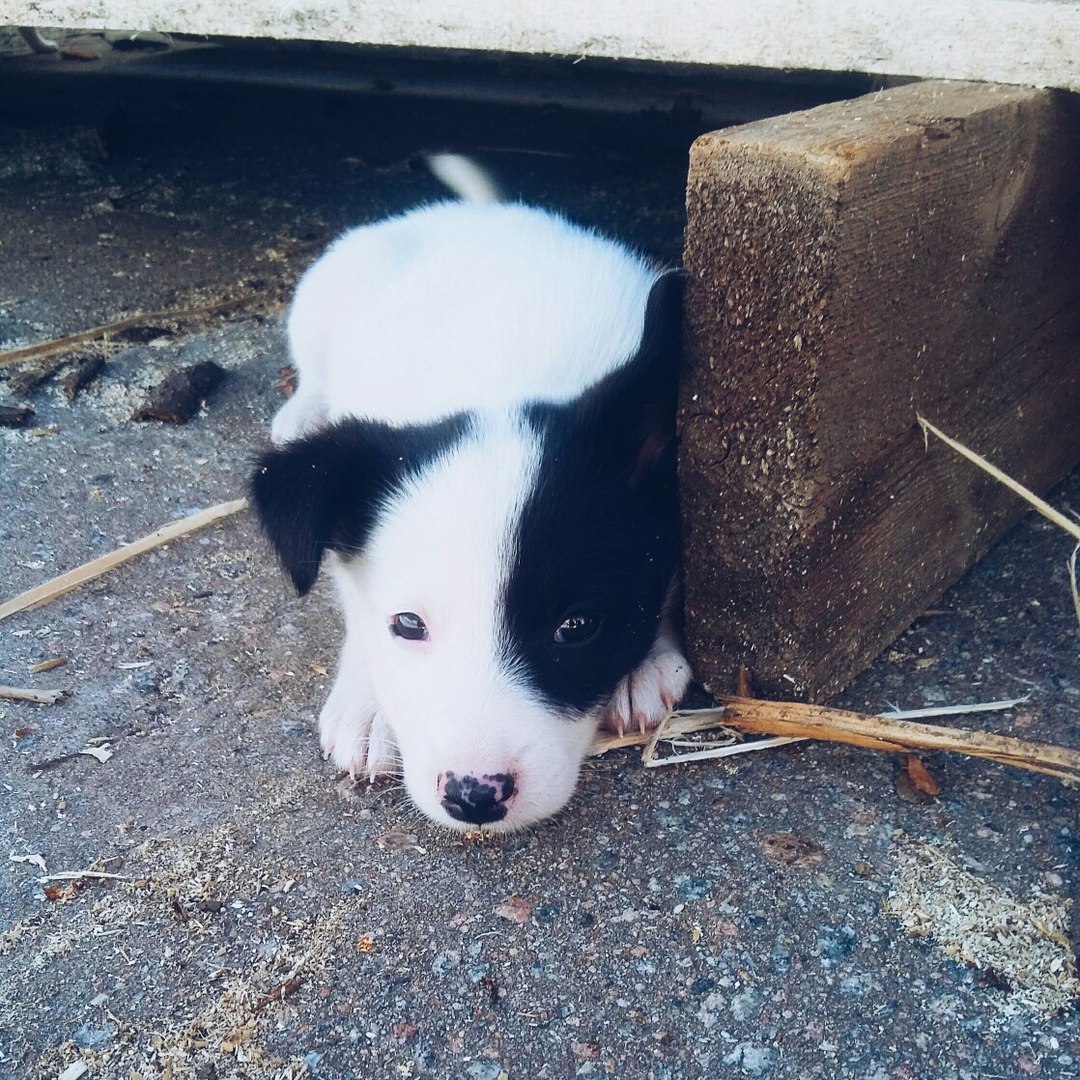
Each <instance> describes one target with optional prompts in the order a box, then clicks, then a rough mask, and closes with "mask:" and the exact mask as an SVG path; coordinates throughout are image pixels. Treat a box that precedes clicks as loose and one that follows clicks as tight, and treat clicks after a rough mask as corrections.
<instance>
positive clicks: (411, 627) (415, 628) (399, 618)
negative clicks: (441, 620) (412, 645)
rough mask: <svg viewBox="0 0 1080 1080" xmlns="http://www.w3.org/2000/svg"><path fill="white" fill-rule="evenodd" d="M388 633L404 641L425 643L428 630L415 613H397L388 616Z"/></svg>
mask: <svg viewBox="0 0 1080 1080" xmlns="http://www.w3.org/2000/svg"><path fill="white" fill-rule="evenodd" d="M390 633H391V634H392V635H393V636H394V637H399V638H404V639H405V640H406V641H426V640H427V636H428V628H427V626H426V624H425V623H424V620H423V619H421V618H420V616H419V615H417V614H416V613H415V612H412V611H399V612H398V613H397V614H396V615H391V616H390Z"/></svg>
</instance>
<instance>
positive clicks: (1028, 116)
mask: <svg viewBox="0 0 1080 1080" xmlns="http://www.w3.org/2000/svg"><path fill="white" fill-rule="evenodd" d="M1077 158H1080V110H1078V108H1077V105H1076V103H1075V102H1072V101H1069V100H1067V99H1066V98H1064V97H1062V96H1059V95H1056V94H1054V93H1052V92H1047V91H1037V90H1028V89H1020V88H1012V87H1001V86H993V85H982V84H966V83H920V84H915V85H910V86H905V87H901V88H897V89H893V90H890V91H885V92H882V93H880V94H875V95H870V96H867V97H864V98H859V99H856V100H855V101H849V102H842V103H839V104H835V105H828V106H824V107H821V108H818V109H811V110H808V111H806V112H802V113H794V114H789V115H788V116H784V117H779V118H777V119H775V120H770V121H762V122H760V123H756V124H751V125H746V126H743V127H739V128H733V129H729V130H726V131H721V132H714V133H711V134H709V135H706V136H703V137H702V138H701V139H699V140H698V142H697V143H696V144H695V146H694V148H693V151H692V155H691V167H690V178H689V184H688V193H687V209H688V227H687V243H686V265H687V267H688V269H689V270H690V271H691V274H692V279H691V284H690V288H689V290H688V296H687V306H688V311H687V315H688V335H689V341H688V371H687V374H686V378H685V384H684V391H683V397H682V402H681V407H680V428H681V436H682V447H683V451H682V460H681V464H680V483H681V485H682V494H683V505H684V529H685V531H684V536H685V546H686V597H687V628H688V642H689V645H690V650H691V656H692V660H693V662H694V665H695V670H696V672H697V674H698V676H699V678H700V679H701V680H702V681H703V682H704V684H705V685H706V687H707V688H708V689H710V690H713V691H724V690H728V689H730V688H731V685H732V679H733V676H734V673H735V672H736V671H737V670H738V668H739V666H740V665H747V666H749V667H750V668H751V669H752V671H753V673H754V677H755V680H756V683H757V685H758V687H759V688H760V691H761V693H762V694H763V695H765V696H768V697H780V696H801V697H805V698H808V699H810V700H822V699H824V698H826V697H828V696H829V695H830V694H832V693H835V692H837V691H838V690H839V689H841V688H842V687H843V686H844V685H845V684H846V683H847V682H848V681H849V680H850V679H851V677H852V676H853V675H855V674H856V673H857V672H858V671H859V670H861V668H863V667H864V666H865V665H866V664H868V663H869V662H870V661H871V660H872V659H873V658H874V656H875V655H876V654H877V653H878V652H879V651H880V650H881V649H882V648H884V647H885V646H886V645H888V644H889V642H890V641H891V640H892V639H893V638H894V637H895V636H896V635H897V634H898V633H899V632H901V631H902V630H903V629H904V628H905V627H906V626H907V625H909V624H910V622H911V621H912V620H913V619H914V618H915V617H916V616H917V615H918V614H919V613H920V612H921V611H922V610H923V609H924V608H925V607H927V606H930V605H932V604H933V603H934V602H935V601H936V600H937V599H938V598H939V597H940V596H941V594H942V592H943V591H944V590H945V589H946V588H947V587H948V586H949V585H950V584H952V583H953V582H954V581H955V580H956V579H957V578H958V577H959V576H960V575H961V574H962V573H963V571H964V570H965V569H966V568H967V567H968V566H970V565H971V564H972V562H973V561H974V560H975V559H977V558H978V557H979V556H980V555H981V554H983V553H984V552H985V551H986V550H987V549H988V547H989V546H990V544H991V543H992V542H993V541H994V540H995V539H996V538H997V537H998V536H1000V535H1001V533H1002V532H1003V530H1004V529H1006V528H1007V527H1008V526H1009V525H1011V524H1012V523H1013V522H1015V520H1016V519H1017V518H1018V516H1019V515H1020V514H1021V513H1022V512H1023V511H1024V509H1025V506H1024V504H1023V503H1022V502H1021V501H1020V500H1019V499H1017V498H1016V496H1014V495H1012V494H1011V493H1009V492H1008V491H1006V490H1005V489H1003V488H1001V487H1000V486H999V485H997V484H996V483H995V482H994V481H992V480H991V479H989V478H988V477H986V476H985V475H982V474H981V473H980V472H979V471H978V470H977V469H975V468H974V467H973V466H971V465H970V464H968V463H967V462H964V461H961V460H960V459H958V458H957V457H956V456H955V455H954V454H952V453H951V452H949V451H948V450H946V448H944V447H941V446H934V447H932V448H931V449H930V450H929V452H928V451H927V449H926V447H925V445H924V441H923V437H922V433H921V431H920V429H919V426H918V422H917V416H918V414H920V413H921V414H923V415H925V416H928V417H930V418H932V419H933V420H934V422H935V423H937V424H938V425H939V426H942V427H943V428H945V429H946V430H948V431H949V432H950V433H951V434H953V435H954V436H956V437H957V438H959V439H961V440H962V441H963V442H965V443H966V444H967V445H969V446H970V447H971V448H972V449H974V450H976V451H977V452H979V453H981V454H984V455H985V456H987V457H989V458H991V459H992V460H994V462H995V463H996V464H997V465H999V466H1000V467H1002V468H1003V469H1005V470H1006V471H1007V472H1009V473H1011V474H1012V475H1014V476H1015V477H1016V479H1017V480H1019V481H1020V482H1022V483H1023V484H1025V485H1026V486H1028V487H1030V488H1033V489H1034V490H1036V491H1045V490H1046V489H1047V488H1048V487H1049V486H1050V485H1052V484H1053V483H1054V482H1056V481H1057V480H1059V479H1060V478H1061V477H1062V476H1064V475H1065V474H1066V473H1067V472H1068V471H1069V470H1070V469H1071V468H1072V467H1073V466H1074V465H1075V464H1076V463H1077V461H1080V425H1078V424H1077V423H1076V421H1075V418H1076V417H1077V416H1078V415H1080V262H1078V259H1080V205H1078V204H1080V189H1078V187H1077V184H1076V181H1075V179H1074V176H1073V170H1072V166H1071V164H1070V162H1072V161H1075V160H1077ZM1048 432H1052V433H1053V434H1052V437H1048Z"/></svg>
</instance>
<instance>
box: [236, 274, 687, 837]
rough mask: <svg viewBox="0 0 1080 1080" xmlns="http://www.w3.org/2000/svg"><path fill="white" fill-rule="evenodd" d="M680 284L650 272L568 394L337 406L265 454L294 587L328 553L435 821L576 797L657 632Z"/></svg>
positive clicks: (309, 578)
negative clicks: (631, 344) (450, 410)
mask: <svg viewBox="0 0 1080 1080" xmlns="http://www.w3.org/2000/svg"><path fill="white" fill-rule="evenodd" d="M679 286H680V283H679V280H678V279H677V278H676V277H675V276H674V275H665V276H664V277H662V278H661V279H660V280H659V281H658V282H657V284H656V285H655V286H654V288H653V290H652V294H651V296H650V300H649V305H648V310H647V313H646V319H645V331H644V333H643V337H642V341H641V347H640V349H639V351H638V353H637V355H636V356H635V357H634V358H633V359H632V360H631V361H629V362H628V363H627V364H626V365H624V366H623V367H621V368H620V369H618V370H617V371H616V372H614V373H613V374H611V375H609V376H608V377H607V378H605V379H604V380H603V381H601V382H600V383H599V384H597V385H595V386H593V387H592V388H591V389H589V390H588V391H586V392H585V393H584V394H583V395H582V396H581V397H579V398H577V399H575V400H573V401H568V402H562V403H558V404H552V403H533V404H529V405H526V406H523V407H522V408H520V409H516V410H513V411H508V412H506V413H499V414H498V415H491V414H482V415H477V414H463V415H459V416H454V417H450V418H447V419H444V420H441V421H439V422H437V423H433V424H430V425H426V426H409V427H392V426H389V425H386V424H383V423H377V422H373V421H364V420H345V421H341V422H339V423H337V424H336V425H333V426H331V427H329V428H326V429H325V430H323V431H320V432H318V433H316V434H313V435H309V436H307V437H304V438H302V439H299V440H297V441H296V442H293V443H290V444H287V445H286V446H284V447H282V448H280V449H275V450H271V451H269V452H268V453H267V454H265V455H264V456H263V457H262V459H261V460H260V462H259V463H258V466H257V467H256V470H255V473H254V476H253V480H252V492H253V497H254V502H255V506H256V508H257V510H258V513H259V516H260V518H261V520H262V523H263V526H264V529H265V530H266V532H267V534H268V536H269V538H270V540H271V541H272V543H273V544H274V546H275V548H276V550H277V553H278V555H279V557H280V558H281V561H282V563H283V565H284V567H285V569H286V570H287V571H288V573H289V574H290V576H291V577H292V580H293V582H294V584H295V585H296V588H297V590H298V591H299V592H300V593H301V594H303V593H305V592H307V591H308V590H309V589H310V588H311V586H312V584H313V583H314V581H315V579H316V576H317V574H318V572H319V567H320V564H321V561H322V559H323V556H324V554H325V553H326V552H328V551H330V552H333V553H334V559H333V566H334V572H335V577H336V579H337V584H338V589H339V594H340V597H341V600H342V604H343V606H344V610H345V619H346V625H347V628H348V633H349V635H350V638H353V637H355V641H353V643H352V644H353V645H354V646H356V648H353V649H351V650H349V651H347V653H346V656H347V657H348V656H353V657H356V656H360V655H362V656H363V662H364V664H365V665H366V667H367V671H366V675H365V678H366V681H367V682H368V683H369V685H370V692H371V698H372V700H373V701H374V702H375V705H376V707H377V708H378V710H379V712H380V713H381V715H382V717H383V719H385V721H386V722H387V724H388V725H389V727H390V729H391V730H392V732H393V734H394V737H395V739H396V741H397V744H398V749H399V751H400V755H401V767H402V771H403V775H404V780H405V784H406V787H407V789H408V791H409V793H410V795H411V796H412V798H413V800H414V801H415V802H416V804H417V805H418V806H419V807H420V809H421V810H423V811H424V812H425V813H426V814H427V815H428V816H429V817H431V818H432V819H434V820H435V821H437V822H440V823H442V824H445V825H449V826H454V827H470V826H475V825H483V826H486V827H490V828H494V829H513V828H518V827H521V826H524V825H527V824H529V823H531V822H533V821H536V820H538V819H540V818H543V817H546V816H548V815H550V814H552V813H554V812H556V811H557V810H559V809H560V808H561V807H562V806H564V805H565V803H566V802H567V800H568V799H569V798H570V796H571V794H572V792H573V790H574V787H575V784H576V782H577V777H578V771H579V768H580V765H581V762H582V760H583V758H584V756H585V754H586V752H587V750H588V747H589V745H590V743H591V741H592V738H593V736H594V734H595V731H596V723H597V719H598V717H599V715H600V713H601V711H602V710H603V708H604V706H605V705H606V704H607V703H608V701H609V700H610V698H611V696H612V694H613V693H614V691H615V689H616V687H617V686H618V684H619V682H620V681H621V680H622V679H623V678H624V677H625V676H627V675H628V674H629V673H630V672H631V671H633V670H634V669H635V668H636V667H637V666H638V665H639V664H641V663H642V661H643V660H644V659H645V657H646V655H647V654H648V652H649V649H650V648H651V646H652V644H653V642H654V641H655V638H656V634H657V628H658V624H659V621H660V617H661V614H662V610H663V606H664V602H665V597H666V594H667V591H668V588H669V586H670V584H671V579H672V576H673V574H674V573H675V570H676V566H677V560H678V507H677V500H676V493H675V438H674V412H675V395H676V380H677V354H678V344H679V329H678V311H679V291H680V289H679ZM345 662H349V661H348V660H346V661H345ZM339 677H340V676H339ZM363 681H364V680H361V682H363ZM363 707H364V703H360V702H358V710H359V709H361V708H363ZM358 724H359V717H358Z"/></svg>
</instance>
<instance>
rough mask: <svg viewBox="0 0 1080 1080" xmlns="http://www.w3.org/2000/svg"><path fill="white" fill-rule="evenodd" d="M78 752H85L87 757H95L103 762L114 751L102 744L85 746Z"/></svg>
mask: <svg viewBox="0 0 1080 1080" xmlns="http://www.w3.org/2000/svg"><path fill="white" fill-rule="evenodd" d="M79 753H80V754H86V756H87V757H92V758H97V760H98V761H100V762H101V763H102V765H104V764H105V762H106V761H108V760H109V758H111V757H112V756H113V754H114V753H115V751H113V750H109V749H108V748H107V747H104V746H85V747H83V749H82V750H80V751H79Z"/></svg>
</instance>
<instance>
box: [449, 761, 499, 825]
mask: <svg viewBox="0 0 1080 1080" xmlns="http://www.w3.org/2000/svg"><path fill="white" fill-rule="evenodd" d="M516 794H517V784H516V783H515V781H514V777H513V775H512V774H511V773H493V774H488V773H485V774H484V775H483V776H479V777H476V776H458V775H457V774H456V773H452V772H445V773H441V774H440V776H439V799H440V801H441V802H442V807H443V809H444V810H445V811H446V812H447V813H448V814H449V815H450V816H451V817H452V818H453V819H454V820H455V821H464V822H468V823H469V824H470V825H488V824H490V823H491V822H493V821H502V819H503V818H504V817H506V812H507V811H508V810H509V809H510V804H511V803H512V802H513V801H514V796H515V795H516Z"/></svg>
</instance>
